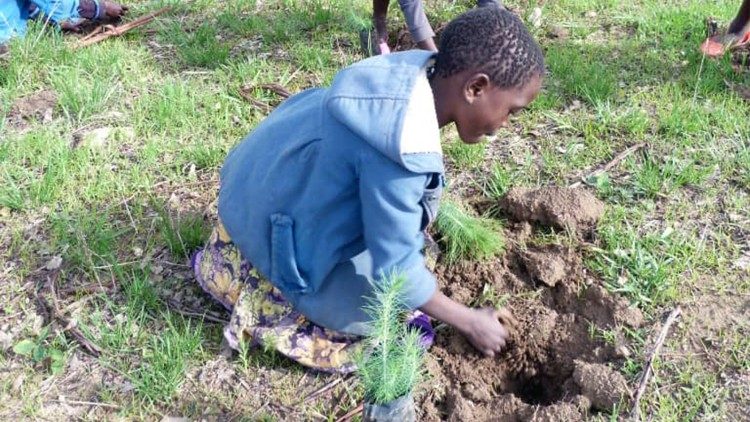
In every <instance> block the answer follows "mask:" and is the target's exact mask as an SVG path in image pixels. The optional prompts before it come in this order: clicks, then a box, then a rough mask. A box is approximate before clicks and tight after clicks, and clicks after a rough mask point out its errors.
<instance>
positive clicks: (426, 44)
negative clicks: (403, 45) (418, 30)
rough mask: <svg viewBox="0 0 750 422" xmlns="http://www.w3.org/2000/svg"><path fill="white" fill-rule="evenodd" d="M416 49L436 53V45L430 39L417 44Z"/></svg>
mask: <svg viewBox="0 0 750 422" xmlns="http://www.w3.org/2000/svg"><path fill="white" fill-rule="evenodd" d="M417 47H419V48H420V49H422V50H427V51H437V45H436V44H435V40H434V39H432V37H430V38H427V39H426V40H423V41H419V42H417Z"/></svg>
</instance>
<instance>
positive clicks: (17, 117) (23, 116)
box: [7, 90, 57, 130]
mask: <svg viewBox="0 0 750 422" xmlns="http://www.w3.org/2000/svg"><path fill="white" fill-rule="evenodd" d="M56 105H57V95H56V94H55V93H54V91H49V90H45V91H39V92H37V93H34V94H31V95H27V96H25V97H23V98H19V99H18V100H16V102H15V103H13V105H12V106H11V107H10V111H9V112H8V116H7V120H8V125H9V126H10V127H12V128H15V129H18V130H21V129H25V128H27V127H28V126H29V125H31V124H32V123H33V122H41V123H47V122H50V121H52V114H53V112H54V110H55V106H56Z"/></svg>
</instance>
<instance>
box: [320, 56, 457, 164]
mask: <svg viewBox="0 0 750 422" xmlns="http://www.w3.org/2000/svg"><path fill="white" fill-rule="evenodd" d="M433 55H434V53H431V52H427V51H422V50H412V51H405V52H399V53H393V54H386V55H382V56H375V57H372V58H369V59H367V60H363V61H361V62H358V63H356V64H354V65H352V66H349V67H347V68H345V69H344V70H342V71H340V72H339V73H338V74H337V75H336V77H335V78H334V80H333V83H332V84H331V87H330V88H329V89H328V94H327V97H326V100H325V107H326V108H327V110H328V112H329V113H331V115H332V116H333V117H334V118H335V119H336V120H338V121H339V122H340V123H342V124H343V125H344V126H346V127H347V128H348V129H349V130H351V131H352V132H354V133H355V134H357V135H358V136H360V137H361V138H362V139H364V140H365V141H366V142H367V143H369V144H370V145H371V146H372V147H374V148H375V149H376V150H378V151H379V152H380V153H382V154H383V155H385V156H386V157H388V158H389V159H391V160H393V161H395V162H396V163H398V164H399V165H401V166H402V167H404V168H406V169H407V170H409V171H411V172H415V173H442V172H443V171H444V167H443V155H442V150H441V147H440V129H439V127H438V122H437V114H436V112H435V102H434V97H433V95H432V88H430V85H429V81H428V80H427V69H428V68H429V67H430V66H431V65H432V62H433V61H434V60H433Z"/></svg>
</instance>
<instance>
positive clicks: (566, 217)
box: [500, 187, 604, 234]
mask: <svg viewBox="0 0 750 422" xmlns="http://www.w3.org/2000/svg"><path fill="white" fill-rule="evenodd" d="M500 207H501V208H502V210H503V211H504V212H505V213H507V214H508V216H510V217H511V218H513V219H514V220H518V221H528V222H530V223H537V224H541V225H543V226H549V227H553V228H556V229H560V230H566V229H567V230H570V231H572V232H574V233H579V234H585V233H587V232H589V231H591V230H592V229H594V228H595V226H596V223H597V222H598V221H599V218H600V217H601V216H602V214H603V213H604V204H603V203H602V202H601V201H599V200H598V199H596V197H595V196H594V195H593V194H591V193H590V192H588V191H586V190H583V189H568V188H563V187H549V188H541V189H526V188H514V189H511V190H510V191H509V192H508V194H507V195H506V196H505V197H504V198H503V199H502V200H501V201H500Z"/></svg>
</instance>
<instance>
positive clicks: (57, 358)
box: [13, 327, 65, 375]
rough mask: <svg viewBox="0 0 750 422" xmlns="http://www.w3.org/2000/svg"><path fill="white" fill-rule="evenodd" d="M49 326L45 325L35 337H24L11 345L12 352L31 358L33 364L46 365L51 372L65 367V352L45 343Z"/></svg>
mask: <svg viewBox="0 0 750 422" xmlns="http://www.w3.org/2000/svg"><path fill="white" fill-rule="evenodd" d="M48 336H49V328H48V327H45V328H44V329H43V330H42V331H41V333H39V336H38V337H37V338H36V339H28V338H27V339H24V340H21V341H19V342H18V343H16V344H15V346H13V352H14V353H15V354H17V355H19V356H24V357H27V358H29V359H31V360H32V361H33V362H34V363H35V364H43V365H44V366H47V367H48V368H49V370H50V372H52V373H53V374H55V375H57V374H60V373H62V371H63V369H64V368H65V353H64V352H63V351H62V350H60V349H59V348H57V347H55V346H54V345H52V344H47V341H46V340H47V337H48Z"/></svg>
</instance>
